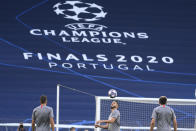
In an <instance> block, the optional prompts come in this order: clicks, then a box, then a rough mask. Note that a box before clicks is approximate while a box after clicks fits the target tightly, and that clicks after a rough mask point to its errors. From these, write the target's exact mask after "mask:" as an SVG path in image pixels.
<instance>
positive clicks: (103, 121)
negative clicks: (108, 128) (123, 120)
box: [96, 117, 116, 124]
mask: <svg viewBox="0 0 196 131" xmlns="http://www.w3.org/2000/svg"><path fill="white" fill-rule="evenodd" d="M115 120H116V118H114V117H112V119H111V120H100V121H97V122H96V124H99V123H114V122H115Z"/></svg>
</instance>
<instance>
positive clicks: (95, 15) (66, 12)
mask: <svg viewBox="0 0 196 131" xmlns="http://www.w3.org/2000/svg"><path fill="white" fill-rule="evenodd" d="M53 8H54V12H55V13H56V14H57V15H61V16H63V18H65V19H72V20H74V21H83V22H92V21H97V20H100V19H102V18H105V17H106V15H107V13H106V12H104V10H103V7H102V6H99V5H97V4H95V3H83V2H81V1H65V2H64V3H63V2H59V3H57V4H55V5H54V6H53Z"/></svg>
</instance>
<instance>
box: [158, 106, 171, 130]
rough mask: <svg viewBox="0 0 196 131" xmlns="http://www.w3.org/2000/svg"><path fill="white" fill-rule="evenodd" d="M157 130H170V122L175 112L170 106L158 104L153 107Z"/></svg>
mask: <svg viewBox="0 0 196 131" xmlns="http://www.w3.org/2000/svg"><path fill="white" fill-rule="evenodd" d="M155 113H156V118H155V119H156V122H157V131H170V130H171V122H172V121H173V119H174V118H175V114H174V111H173V109H172V108H170V107H169V106H164V105H161V106H158V107H156V108H155Z"/></svg>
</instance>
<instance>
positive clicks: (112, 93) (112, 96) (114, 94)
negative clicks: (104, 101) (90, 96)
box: [108, 89, 117, 98]
mask: <svg viewBox="0 0 196 131" xmlns="http://www.w3.org/2000/svg"><path fill="white" fill-rule="evenodd" d="M108 96H109V97H110V98H115V97H117V91H116V90H114V89H110V90H109V91H108Z"/></svg>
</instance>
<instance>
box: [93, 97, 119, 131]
mask: <svg viewBox="0 0 196 131" xmlns="http://www.w3.org/2000/svg"><path fill="white" fill-rule="evenodd" d="M118 106H119V105H118V102H117V101H113V102H112V104H111V113H110V115H109V118H108V120H99V121H97V122H96V124H95V128H97V127H100V128H104V129H108V130H109V131H120V112H119V110H117V109H118ZM101 123H106V125H100V124H101Z"/></svg>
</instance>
